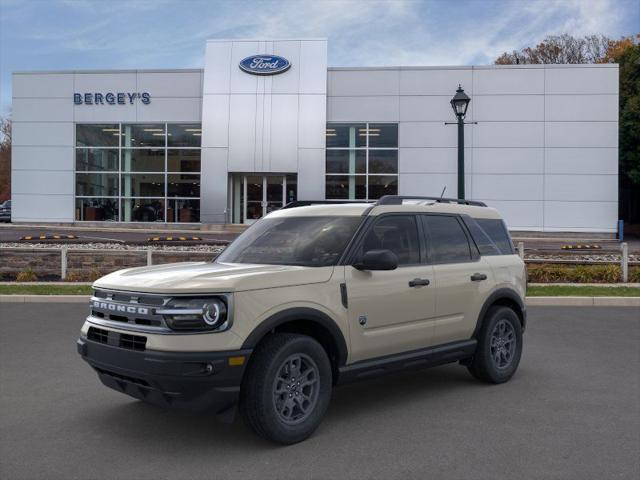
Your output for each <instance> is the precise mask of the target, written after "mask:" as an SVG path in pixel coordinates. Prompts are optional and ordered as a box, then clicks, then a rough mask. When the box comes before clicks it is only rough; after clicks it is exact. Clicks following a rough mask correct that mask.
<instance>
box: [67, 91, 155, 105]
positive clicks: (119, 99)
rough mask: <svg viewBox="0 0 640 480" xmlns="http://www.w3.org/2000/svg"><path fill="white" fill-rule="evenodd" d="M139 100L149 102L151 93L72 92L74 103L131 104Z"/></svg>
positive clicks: (144, 102) (147, 103)
mask: <svg viewBox="0 0 640 480" xmlns="http://www.w3.org/2000/svg"><path fill="white" fill-rule="evenodd" d="M136 101H140V102H142V103H143V104H144V105H149V104H150V103H151V95H150V94H149V93H148V92H117V93H113V92H107V93H74V94H73V103H74V104H75V105H127V104H130V105H133V103H134V102H136Z"/></svg>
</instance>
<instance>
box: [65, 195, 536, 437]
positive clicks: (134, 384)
mask: <svg viewBox="0 0 640 480" xmlns="http://www.w3.org/2000/svg"><path fill="white" fill-rule="evenodd" d="M300 203H305V202H296V203H295V204H290V205H287V206H286V207H285V208H283V209H281V210H278V211H275V212H272V213H270V214H269V215H267V216H266V217H264V218H263V219H261V220H259V221H258V222H256V223H255V224H254V225H252V226H251V227H250V228H249V229H248V230H246V231H245V232H244V233H243V234H242V235H240V236H239V237H238V238H237V239H236V240H235V241H234V242H233V243H232V244H231V245H230V246H228V247H227V248H226V250H224V251H223V252H222V254H221V255H220V256H218V258H217V259H216V260H215V261H213V262H193V263H177V264H170V265H157V266H150V267H140V268H130V269H126V270H121V271H118V272H114V273H111V274H109V275H107V276H105V277H102V278H101V279H99V280H98V281H96V282H95V283H94V285H93V288H94V295H93V297H92V299H91V304H90V314H89V317H88V318H87V320H86V322H85V323H84V325H83V327H82V331H81V335H80V338H79V339H78V342H77V347H78V352H79V353H80V355H81V356H82V358H83V359H84V360H86V361H87V362H88V363H89V365H91V366H92V367H93V369H94V370H95V371H96V372H97V374H98V376H99V378H100V380H101V381H102V383H104V384H105V385H106V386H108V387H111V388H113V389H115V390H118V391H120V392H123V393H126V394H128V395H131V396H133V397H136V398H138V399H141V400H143V401H146V402H149V403H153V404H158V405H162V406H169V407H182V408H187V409H190V410H208V411H214V412H216V413H218V414H220V415H222V416H223V417H226V418H228V419H230V418H233V412H235V406H236V405H237V404H238V405H239V407H240V412H241V414H242V416H243V417H244V418H245V420H246V422H247V423H248V425H250V426H251V427H252V428H253V429H254V430H255V431H256V432H257V433H258V434H260V435H262V436H263V437H266V438H267V439H270V440H272V441H275V442H279V443H282V444H291V443H295V442H299V441H301V440H304V439H305V438H307V437H308V436H309V435H311V433H312V432H313V431H314V430H315V429H316V428H317V427H318V425H319V423H320V421H321V419H322V417H323V415H324V413H325V411H326V410H327V407H328V405H329V399H330V397H331V389H332V388H333V387H334V386H335V385H337V384H339V383H344V382H349V381H352V380H356V379H360V378H366V377H369V376H371V375H375V374H379V373H385V372H390V371H394V370H399V369H406V368H416V367H418V368H422V367H427V366H434V365H441V364H445V363H450V362H459V363H460V364H462V365H464V366H466V367H467V368H468V370H469V372H470V373H471V375H473V376H474V377H476V378H477V379H479V380H481V381H484V382H489V383H502V382H506V381H507V380H509V379H510V378H511V376H512V375H513V374H514V372H515V371H516V369H517V367H518V363H519V361H520V354H521V352H522V332H523V331H524V328H525V322H526V310H525V304H524V295H525V289H526V275H525V266H524V263H523V262H522V260H521V259H520V258H519V257H518V255H516V254H515V253H514V249H513V245H512V242H511V239H510V237H509V233H508V231H507V229H506V228H505V224H504V222H503V221H502V219H501V218H500V216H499V214H498V212H497V211H496V210H494V209H492V208H489V207H487V206H485V205H484V204H483V203H481V202H473V201H465V200H456V199H438V198H435V199H434V198H425V197H422V198H415V197H412V198H407V197H400V196H386V197H383V198H381V199H380V200H379V201H377V202H376V203H375V204H368V203H349V204H331V203H330V202H327V201H325V202H306V203H309V205H306V206H298V205H299V204H300ZM311 203H315V204H312V205H311Z"/></svg>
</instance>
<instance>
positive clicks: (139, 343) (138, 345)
mask: <svg viewBox="0 0 640 480" xmlns="http://www.w3.org/2000/svg"><path fill="white" fill-rule="evenodd" d="M87 339H88V340H91V341H93V342H98V343H103V344H105V345H113V346H118V347H120V348H126V349H127V350H136V351H138V352H144V351H145V350H146V348H147V337H143V336H142V335H128V334H126V333H118V332H112V331H109V330H104V329H102V328H96V327H89V331H88V332H87Z"/></svg>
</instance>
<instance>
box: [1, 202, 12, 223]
mask: <svg viewBox="0 0 640 480" xmlns="http://www.w3.org/2000/svg"><path fill="white" fill-rule="evenodd" d="M10 221H11V200H7V201H5V202H3V203H1V204H0V222H10Z"/></svg>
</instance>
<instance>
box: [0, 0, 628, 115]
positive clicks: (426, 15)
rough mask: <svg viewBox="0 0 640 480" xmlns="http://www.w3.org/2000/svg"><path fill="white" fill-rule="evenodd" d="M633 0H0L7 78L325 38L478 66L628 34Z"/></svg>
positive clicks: (191, 60) (338, 59)
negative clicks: (228, 41)
mask: <svg viewBox="0 0 640 480" xmlns="http://www.w3.org/2000/svg"><path fill="white" fill-rule="evenodd" d="M638 18H640V2H639V1H638V0H589V1H587V0H457V1H455V2H454V1H444V0H425V1H411V0H391V1H381V0H312V1H306V0H305V1H302V0H301V1H294V0H282V1H242V0H234V1H229V0H216V1H205V0H189V1H187V0H134V1H130V0H129V1H126V0H110V1H97V0H61V1H58V2H50V1H37V0H33V1H29V2H25V1H23V0H0V70H2V75H1V77H0V82H1V83H2V97H3V99H5V100H3V103H2V108H3V109H6V108H7V104H8V100H6V99H10V94H9V90H8V89H9V84H10V72H11V71H14V70H42V69H64V68H105V69H117V68H186V67H190V68H191V67H202V66H203V64H204V60H203V56H204V49H205V41H206V39H207V38H248V37H250V38H274V39H277V38H305V37H326V38H328V39H329V64H330V65H333V66H375V65H465V64H467V65H468V64H486V63H491V62H492V61H493V59H495V58H496V57H497V56H499V55H500V54H501V53H502V52H504V51H510V50H513V49H520V48H522V47H524V46H527V45H532V44H535V43H537V42H539V41H540V40H542V39H543V38H544V37H545V36H546V35H547V34H557V33H564V32H566V33H570V34H573V35H586V34H594V33H598V34H599V33H602V34H605V35H609V36H613V37H618V36H621V35H624V34H627V35H628V34H632V33H635V31H634V30H637V25H638V22H637V20H638Z"/></svg>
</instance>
